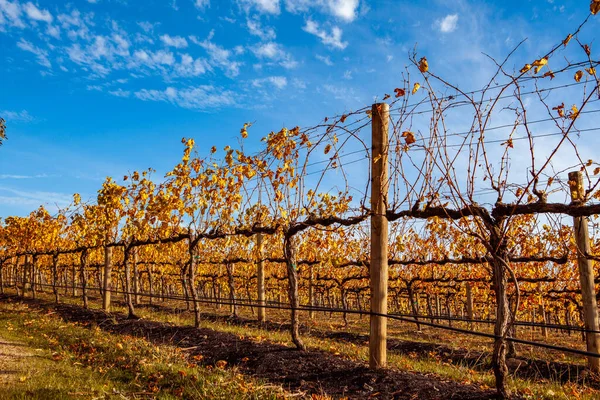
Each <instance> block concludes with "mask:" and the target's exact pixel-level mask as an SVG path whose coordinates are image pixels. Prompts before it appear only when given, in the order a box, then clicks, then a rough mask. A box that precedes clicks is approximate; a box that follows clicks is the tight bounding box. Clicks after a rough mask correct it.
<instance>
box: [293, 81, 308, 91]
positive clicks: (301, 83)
mask: <svg viewBox="0 0 600 400" xmlns="http://www.w3.org/2000/svg"><path fill="white" fill-rule="evenodd" d="M292 85H294V87H295V88H296V89H306V82H304V81H303V80H301V79H298V78H294V79H292Z"/></svg>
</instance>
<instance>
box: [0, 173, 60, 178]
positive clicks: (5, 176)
mask: <svg viewBox="0 0 600 400" xmlns="http://www.w3.org/2000/svg"><path fill="white" fill-rule="evenodd" d="M48 177H50V175H48V174H37V175H13V174H1V175H0V179H40V178H48Z"/></svg>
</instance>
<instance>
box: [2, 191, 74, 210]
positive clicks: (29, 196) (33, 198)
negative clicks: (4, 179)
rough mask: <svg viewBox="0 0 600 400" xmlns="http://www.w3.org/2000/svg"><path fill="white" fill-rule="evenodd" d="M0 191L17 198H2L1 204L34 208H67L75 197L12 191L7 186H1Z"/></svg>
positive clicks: (51, 193)
mask: <svg viewBox="0 0 600 400" xmlns="http://www.w3.org/2000/svg"><path fill="white" fill-rule="evenodd" d="M0 191H4V192H9V193H11V194H13V195H15V196H16V197H15V196H0V203H4V204H15V205H23V204H28V205H34V206H39V205H41V204H45V205H55V206H58V207H66V206H68V205H69V204H71V202H72V201H73V195H71V194H65V193H58V192H42V191H33V192H26V191H23V190H16V189H12V188H9V187H6V186H0Z"/></svg>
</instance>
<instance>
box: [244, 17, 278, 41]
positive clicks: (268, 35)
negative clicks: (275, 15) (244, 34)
mask: <svg viewBox="0 0 600 400" xmlns="http://www.w3.org/2000/svg"><path fill="white" fill-rule="evenodd" d="M246 25H247V26H248V32H250V34H251V35H254V36H258V37H259V38H261V39H262V40H273V39H275V37H276V34H275V30H274V29H273V28H271V27H265V28H263V27H262V26H261V24H260V21H259V20H257V19H248V21H247V23H246Z"/></svg>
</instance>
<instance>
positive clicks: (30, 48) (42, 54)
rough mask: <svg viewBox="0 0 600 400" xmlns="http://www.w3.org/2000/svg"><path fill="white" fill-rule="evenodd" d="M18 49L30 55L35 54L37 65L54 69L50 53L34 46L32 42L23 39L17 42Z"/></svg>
mask: <svg viewBox="0 0 600 400" xmlns="http://www.w3.org/2000/svg"><path fill="white" fill-rule="evenodd" d="M17 47H18V48H20V49H21V50H23V51H27V52H29V53H33V54H35V55H36V57H37V63H38V64H40V65H41V66H44V67H46V68H52V63H50V60H49V59H48V52H47V51H46V50H43V49H41V48H39V47H37V46H34V45H33V44H32V43H31V42H28V41H27V40H25V39H23V38H21V39H20V40H19V41H18V42H17Z"/></svg>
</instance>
